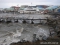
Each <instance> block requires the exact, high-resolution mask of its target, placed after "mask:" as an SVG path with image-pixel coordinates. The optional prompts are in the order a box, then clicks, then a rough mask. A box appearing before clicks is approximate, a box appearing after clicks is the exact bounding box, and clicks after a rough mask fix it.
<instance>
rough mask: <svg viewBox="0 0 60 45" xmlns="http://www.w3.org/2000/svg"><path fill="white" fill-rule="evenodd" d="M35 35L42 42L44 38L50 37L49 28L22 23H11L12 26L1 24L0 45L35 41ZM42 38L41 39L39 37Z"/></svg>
mask: <svg viewBox="0 0 60 45" xmlns="http://www.w3.org/2000/svg"><path fill="white" fill-rule="evenodd" d="M33 34H36V38H39V39H40V40H42V38H43V36H45V37H46V38H48V37H49V28H48V27H47V26H43V25H39V26H38V25H37V26H35V25H34V24H20V23H10V24H2V23H1V24H0V44H2V45H5V44H7V45H10V44H11V43H13V42H18V41H21V42H23V41H22V40H25V41H30V42H32V41H33ZM40 35H41V36H42V37H39V36H40Z"/></svg>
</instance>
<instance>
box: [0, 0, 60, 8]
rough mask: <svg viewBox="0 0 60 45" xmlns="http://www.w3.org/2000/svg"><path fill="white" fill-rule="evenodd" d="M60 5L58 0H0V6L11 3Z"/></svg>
mask: <svg viewBox="0 0 60 45" xmlns="http://www.w3.org/2000/svg"><path fill="white" fill-rule="evenodd" d="M31 3H32V5H38V4H39V5H40V4H42V5H44V4H45V5H60V0H0V8H2V7H4V8H5V7H10V6H13V5H18V4H19V6H20V5H31Z"/></svg>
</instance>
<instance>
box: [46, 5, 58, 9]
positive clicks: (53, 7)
mask: <svg viewBox="0 0 60 45" xmlns="http://www.w3.org/2000/svg"><path fill="white" fill-rule="evenodd" d="M56 8H58V6H50V7H48V8H46V9H49V10H52V9H56Z"/></svg>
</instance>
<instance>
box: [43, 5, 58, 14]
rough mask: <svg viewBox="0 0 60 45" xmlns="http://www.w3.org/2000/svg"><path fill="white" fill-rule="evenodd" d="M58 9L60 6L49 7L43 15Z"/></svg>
mask: <svg viewBox="0 0 60 45" xmlns="http://www.w3.org/2000/svg"><path fill="white" fill-rule="evenodd" d="M56 8H58V6H49V7H47V8H46V9H45V10H44V11H43V13H44V14H45V13H53V12H54V10H55V9H56Z"/></svg>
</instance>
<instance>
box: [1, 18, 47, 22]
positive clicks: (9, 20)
mask: <svg viewBox="0 0 60 45" xmlns="http://www.w3.org/2000/svg"><path fill="white" fill-rule="evenodd" d="M19 21H22V23H26V22H27V21H31V23H34V21H38V23H42V21H47V19H28V18H20V17H0V23H3V22H4V23H11V22H19Z"/></svg>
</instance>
